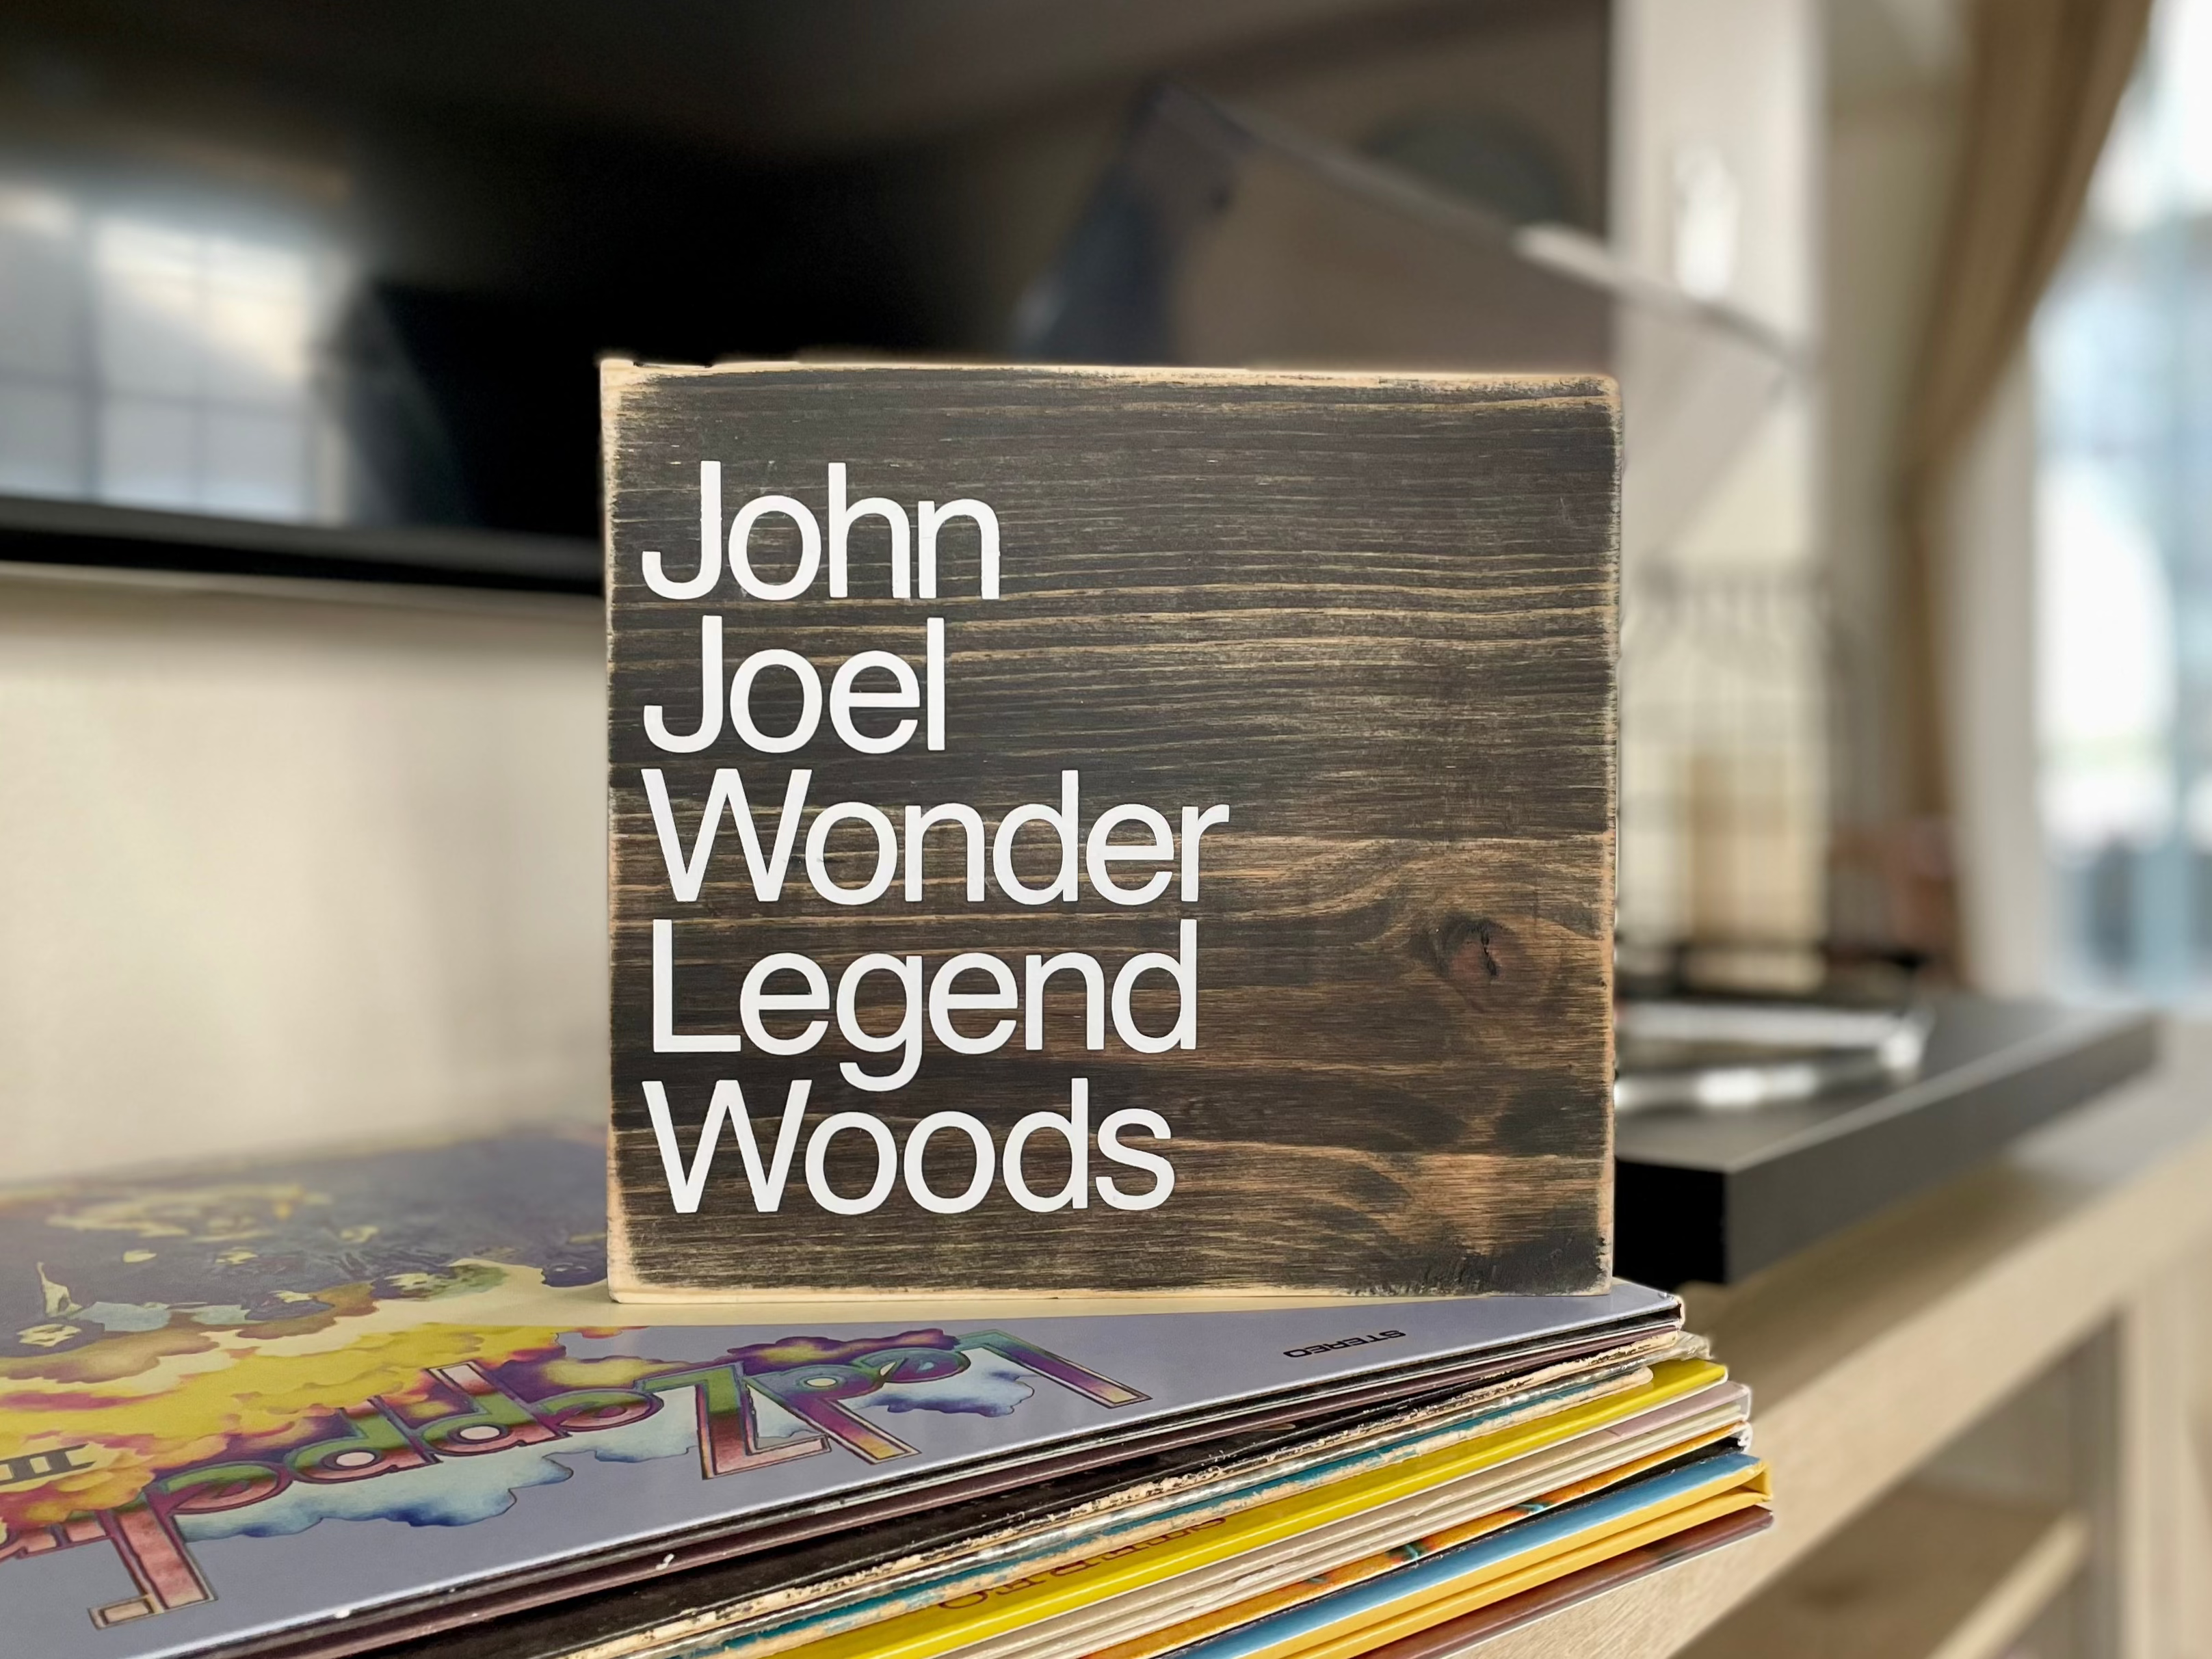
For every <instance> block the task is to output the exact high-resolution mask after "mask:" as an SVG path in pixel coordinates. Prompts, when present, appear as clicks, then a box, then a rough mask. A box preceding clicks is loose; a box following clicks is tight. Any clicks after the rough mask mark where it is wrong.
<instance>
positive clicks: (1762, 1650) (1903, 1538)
mask: <svg viewBox="0 0 2212 1659" xmlns="http://www.w3.org/2000/svg"><path fill="white" fill-rule="evenodd" d="M2087 1547H2088V1528H2087V1525H2086V1524H2085V1523H2084V1522H2082V1520H2081V1516H2078V1515H2075V1514H2073V1513H2072V1512H2070V1511H2069V1510H2050V1509H2042V1508H2037V1507H2033V1506H2030V1505H2027V1504H2010V1503H2001V1502H1996V1501H1993V1500H1991V1499H1988V1498H1972V1497H1966V1496H1964V1495H1962V1494H1960V1493H1956V1492H1942V1491H1939V1490H1936V1489H1935V1488H1932V1487H1928V1486H1904V1487H1901V1488H1900V1489H1899V1490H1898V1491H1897V1492H1893V1493H1891V1494H1890V1496H1888V1497H1887V1498H1884V1499H1882V1500H1881V1503H1879V1504H1875V1506H1874V1508H1872V1509H1871V1510H1868V1511H1867V1512H1866V1513H1865V1514H1863V1515H1862V1516H1860V1517H1859V1518H1858V1519H1857V1520H1856V1521H1854V1522H1851V1523H1850V1525H1849V1526H1847V1527H1845V1528H1844V1529H1843V1530H1842V1531H1841V1532H1839V1533H1838V1534H1836V1535H1835V1537H1833V1538H1832V1539H1831V1540H1830V1541H1828V1542H1827V1543H1826V1544H1824V1545H1823V1546H1821V1547H1820V1549H1819V1550H1818V1551H1816V1552H1815V1553H1814V1554H1813V1555H1812V1556H1810V1557H1809V1558H1808V1559H1805V1560H1803V1561H1801V1562H1799V1563H1798V1564H1797V1565H1796V1566H1795V1567H1793V1568H1791V1569H1790V1571H1788V1572H1786V1573H1784V1575H1783V1576H1782V1577H1781V1578H1780V1579H1779V1580H1778V1582H1777V1583H1774V1584H1773V1585H1772V1586H1771V1587H1770V1588H1769V1589H1766V1590H1765V1592H1763V1593H1762V1594H1761V1595H1759V1596H1758V1597H1757V1598H1755V1599H1754V1600H1753V1601H1750V1602H1747V1604H1746V1605H1745V1606H1743V1607H1739V1608H1738V1609H1737V1610H1736V1611H1735V1613H1731V1614H1729V1617H1728V1618H1726V1619H1725V1620H1722V1622H1721V1623H1720V1624H1719V1625H1718V1626H1716V1627H1715V1628H1714V1629H1713V1630H1712V1631H1711V1632H1708V1633H1707V1634H1706V1635H1705V1636H1704V1637H1702V1638H1699V1640H1698V1641H1696V1642H1694V1643H1692V1644H1691V1646H1690V1647H1689V1648H1688V1649H1687V1650H1686V1656H1687V1659H1772V1656H1774V1655H1777V1654H1788V1655H1790V1656H1792V1659H1999V1656H2001V1655H2002V1654H2003V1653H2004V1652H2005V1650H2007V1648H2008V1646H2009V1645H2010V1644H2011V1643H2012V1642H2013V1641H2015V1639H2016V1638H2018V1637H2019V1636H2020V1635H2021V1632H2024V1631H2026V1630H2027V1627H2028V1626H2030V1625H2031V1624H2033V1622H2034V1620H2035V1617H2036V1615H2037V1614H2038V1613H2040V1612H2042V1610H2043V1609H2044V1607H2045V1606H2047V1605H2048V1604H2049V1603H2050V1601H2051V1598H2052V1597H2054V1596H2055V1595H2057V1593H2058V1592H2059V1591H2060V1590H2061V1589H2064V1588H2065V1586H2066V1583H2067V1581H2068V1580H2069V1579H2070V1578H2071V1577H2073V1576H2074V1574H2075V1572H2076V1571H2078V1570H2079V1569H2080V1567H2081V1562H2082V1559H2083V1557H2084V1555H2085V1554H2086V1553H2087Z"/></svg>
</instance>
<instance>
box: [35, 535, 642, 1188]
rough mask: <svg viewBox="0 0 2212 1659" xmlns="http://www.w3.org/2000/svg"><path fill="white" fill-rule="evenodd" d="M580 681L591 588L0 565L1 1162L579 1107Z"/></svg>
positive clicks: (590, 901)
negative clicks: (230, 588) (456, 586)
mask: <svg viewBox="0 0 2212 1659" xmlns="http://www.w3.org/2000/svg"><path fill="white" fill-rule="evenodd" d="M353 591H354V592H356V594H357V595H358V594H362V593H364V592H368V590H358V589H356V590H353ZM603 697H604V693H603V670H602V635H601V625H600V620H599V608H598V607H597V605H592V604H590V603H586V602H576V603H570V602H557V601H556V602H535V601H496V600H495V601H486V602H483V603H481V604H477V605H471V604H470V603H469V602H467V601H465V600H455V601H452V602H449V603H448V605H447V608H439V609H428V608H422V606H420V605H382V604H374V603H362V602H359V600H358V599H356V600H355V601H352V602H344V603H331V602H328V601H319V600H310V599H297V598H289V597H288V598H278V597H261V596H250V595H241V594H222V593H213V592H178V591H173V590H170V589H165V588H163V587H161V586H148V585H127V584H119V583H96V582H94V583H71V582H58V581H55V580H48V579H44V578H21V577H6V576H0V1135H4V1138H5V1145H6V1147H7V1156H6V1158H5V1165H6V1173H7V1175H8V1176H9V1178H11V1179H15V1180H22V1179H31V1178H36V1177H40V1176H46V1175H50V1174H54V1173H58V1172H62V1171H65V1170H79V1169H85V1168H89V1167H93V1166H96V1165H103V1164H107V1165H112V1164H117V1163H124V1162H130V1163H136V1162H139V1161H143V1160H149V1159H156V1158H174V1157H182V1156H204V1155H208V1154H211V1153H224V1152H232V1151H246V1152H259V1151H263V1150H266V1149H268V1148H270V1147H276V1146H290V1145H298V1144H301V1143H308V1142H324V1141H343V1140H355V1139H368V1138H375V1137H379V1136H386V1135H392V1134H414V1133H432V1132H440V1131H445V1130H449V1129H469V1128H475V1127H485V1126H489V1125H494V1124H497V1123H499V1122H501V1121H512V1120H514V1119H517V1118H524V1117H544V1116H563V1115H565V1116H568V1117H571V1118H580V1117H586V1116H593V1115H597V1114H598V1113H599V1111H600V1110H601V1109H602V1103H603V1101H604V1089H605V1031H606V1005H605V965H604V951H605V945H604V936H605V921H604V917H605V908H604V906H605V900H604V893H605V846H604V808H603V800H604V775H603V771H602V765H603V761H602V755H603V746H602V728H601V721H602V713H601V710H602V704H603Z"/></svg>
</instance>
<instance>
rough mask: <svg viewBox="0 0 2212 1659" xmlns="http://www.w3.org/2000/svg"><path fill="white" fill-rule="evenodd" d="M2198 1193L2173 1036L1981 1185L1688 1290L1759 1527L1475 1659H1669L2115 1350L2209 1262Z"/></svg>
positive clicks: (2178, 1045)
mask: <svg viewBox="0 0 2212 1659" xmlns="http://www.w3.org/2000/svg"><path fill="white" fill-rule="evenodd" d="M2208 1192H2212V1028H2208V1027H2204V1026H2199V1025H2185V1024H2179V1023H2177V1024H2175V1025H2174V1026H2172V1028H2170V1030H2169V1033H2168V1042H2167V1044H2166V1054H2165V1057H2164V1059H2163V1060H2161V1062H2160V1066H2159V1067H2158V1069H2157V1070H2155V1071H2154V1072H2152V1073H2148V1075H2147V1076H2145V1077H2144V1078H2142V1079H2139V1080H2138V1081H2136V1082H2134V1083H2131V1084H2129V1085H2124V1087H2122V1088H2120V1089H2118V1090H2115V1091H2113V1092H2112V1094H2111V1095H2110V1096H2109V1097H2106V1098H2105V1099H2104V1100H2101V1101H2100V1102H2098V1103H2094V1104H2093V1105H2090V1106H2087V1107H2085V1108H2083V1109H2081V1110H2080V1111H2078V1112H2075V1113H2074V1114H2071V1115H2069V1116H2067V1117H2066V1118H2063V1119H2062V1120H2060V1121H2057V1122H2056V1123H2053V1124H2051V1125H2050V1126H2048V1127H2045V1128H2044V1129H2042V1130H2039V1131H2038V1132H2037V1133H2034V1134H2033V1135H2031V1136H2029V1137H2027V1139H2024V1140H2022V1141H2021V1142H2020V1143H2019V1144H2018V1145H2017V1146H2015V1147H2014V1148H2013V1149H2012V1151H2011V1152H2009V1153H2008V1154H2007V1155H2006V1156H2005V1157H2004V1158H2002V1159H2001V1160H2000V1161H1999V1162H1997V1163H1996V1164H1993V1165H1991V1166H1990V1167H1989V1168H1987V1169H1985V1170H1981V1171H1979V1172H1978V1173H1976V1174H1974V1175H1971V1176H1966V1177H1964V1178H1963V1179H1961V1180H1960V1181H1957V1182H1954V1183H1952V1184H1951V1185H1949V1186H1947V1187H1944V1188H1941V1189H1939V1190H1937V1191H1936V1192H1933V1193H1929V1194H1926V1195H1924V1196H1923V1197H1922V1198H1919V1199H1916V1200H1912V1201H1911V1202H1909V1203H1907V1204H1905V1205H1902V1206H1899V1207H1898V1208H1896V1209H1894V1210H1892V1211H1890V1212H1887V1213H1886V1214H1884V1215H1882V1216H1880V1217H1878V1218H1875V1219H1874V1220H1872V1221H1869V1222H1867V1223H1865V1224H1863V1225H1861V1226H1859V1227H1857V1228H1856V1229H1853V1230H1852V1231H1849V1232H1847V1233H1844V1234H1841V1235H1838V1237H1834V1238H1832V1239H1830V1240H1828V1241H1827V1242H1826V1243H1822V1244H1820V1245H1817V1246H1815V1247H1814V1248H1813V1249H1808V1250H1807V1251H1805V1252H1803V1253H1802V1255H1797V1256H1796V1257H1794V1258H1792V1259H1790V1261H1785V1262H1784V1263H1782V1264H1781V1265H1780V1266H1778V1267H1774V1268H1771V1269H1770V1270H1769V1271H1768V1272H1766V1273H1763V1274H1759V1275H1758V1276H1755V1277H1753V1278H1752V1279H1747V1280H1746V1281H1745V1282H1744V1283H1743V1284H1741V1285H1731V1286H1729V1287H1728V1288H1726V1289H1721V1288H1719V1287H1717V1286H1697V1285H1692V1286H1687V1287H1685V1291H1684V1294H1685V1296H1686V1299H1687V1300H1688V1302H1689V1304H1690V1310H1689V1311H1690V1319H1689V1322H1690V1328H1692V1330H1696V1331H1700V1332H1703V1333H1705V1334H1707V1335H1709V1336H1711V1338H1712V1340H1713V1345H1714V1351H1715V1353H1716V1355H1717V1357H1718V1358H1721V1359H1723V1360H1724V1361H1725V1362H1727V1364H1729V1367H1730V1369H1731V1370H1733V1371H1734V1372H1735V1375H1736V1376H1738V1377H1740V1378H1741V1380H1742V1381H1744V1382H1745V1383H1749V1384H1750V1385H1751V1388H1752V1389H1753V1394H1754V1395H1755V1404H1754V1407H1753V1421H1754V1424H1755V1430H1756V1434H1757V1437H1758V1438H1757V1443H1756V1444H1757V1449H1758V1450H1759V1453H1760V1454H1761V1455H1763V1456H1765V1458H1766V1459H1767V1461H1768V1463H1769V1464H1770V1466H1771V1468H1772V1471H1773V1479H1774V1494H1775V1502H1774V1507H1775V1516H1776V1524H1775V1526H1774V1527H1773V1528H1772V1529H1771V1530H1770V1531H1768V1532H1767V1533H1765V1534H1762V1535H1761V1536H1759V1537H1758V1538H1754V1539H1752V1540H1750V1541H1748V1542H1746V1543H1742V1544H1738V1545H1735V1546H1732V1547H1729V1548H1728V1549H1724V1550H1721V1551H1717V1552H1716V1553H1713V1554H1711V1555H1710V1556H1706V1557H1704V1558H1702V1559H1698V1560H1693V1561H1690V1562H1686V1563H1685V1564H1683V1565H1680V1566H1679V1567H1675V1568H1673V1569H1670V1570H1669V1571H1666V1572H1662V1573H1659V1574H1656V1575H1655V1576H1654V1577H1651V1578H1650V1579H1648V1580H1646V1581H1644V1582H1643V1583H1636V1584H1631V1585H1628V1586H1626V1587H1624V1588H1623V1589H1620V1590H1618V1591H1616V1592H1614V1593H1613V1594H1611V1595H1604V1596H1601V1597H1598V1598H1595V1600H1593V1601H1588V1602H1585V1603H1583V1604H1581V1605H1580V1606H1577V1607H1568V1608H1565V1609H1564V1610H1562V1611H1561V1612H1559V1613H1556V1614H1554V1615H1553V1616H1552V1617H1550V1618H1547V1619H1544V1620H1540V1621H1538V1622H1536V1623H1534V1624H1532V1625H1529V1626H1525V1627H1524V1628H1522V1629H1520V1630H1517V1631H1513V1632H1508V1633H1507V1634H1505V1635H1503V1636H1500V1637H1498V1638H1496V1639H1495V1640H1493V1641H1492V1642H1490V1643H1489V1644H1486V1645H1485V1646H1484V1647H1483V1649H1482V1650H1481V1651H1482V1654H1483V1659H1540V1656H1541V1659H1559V1656H1565V1655H1571V1656H1573V1659H1660V1656H1663V1655H1670V1654H1675V1653H1680V1652H1681V1651H1682V1650H1684V1649H1685V1648H1686V1647H1687V1646H1688V1644H1690V1643H1691V1642H1692V1640H1693V1639H1694V1638H1697V1637H1698V1636H1699V1634H1701V1633H1702V1632H1705V1631H1706V1630H1707V1629H1709V1628H1711V1627H1712V1626H1715V1625H1716V1624H1717V1622H1718V1621H1719V1620H1722V1619H1723V1618H1724V1617H1726V1616H1727V1615H1728V1614H1729V1613H1733V1612H1734V1611H1735V1610H1736V1609H1737V1608H1739V1607H1743V1606H1744V1605H1745V1604H1746V1603H1747V1602H1748V1601H1751V1600H1752V1598H1753V1596H1755V1595H1759V1593H1760V1592H1761V1591H1762V1590H1764V1589H1766V1588H1767V1587H1768V1586H1769V1585H1771V1584H1774V1583H1778V1582H1780V1581H1781V1580H1782V1578H1783V1576H1784V1574H1785V1573H1787V1572H1789V1571H1790V1570H1791V1569H1792V1568H1794V1567H1796V1565H1798V1564H1800V1563H1801V1562H1804V1561H1807V1560H1808V1559H1811V1558H1812V1557H1813V1555H1814V1553H1815V1552H1816V1551H1817V1550H1819V1549H1820V1547H1821V1546H1822V1545H1823V1544H1824V1543H1826V1541H1828V1540H1829V1539H1831V1538H1832V1537H1835V1536H1836V1535H1837V1534H1839V1533H1840V1532H1841V1531H1842V1530H1843V1529H1844V1528H1845V1527H1846V1526H1847V1525H1848V1524H1849V1523H1850V1522H1851V1521H1852V1520H1853V1519H1854V1518H1855V1517H1857V1516H1859V1515H1861V1514H1863V1513H1864V1512H1866V1511H1867V1510H1869V1509H1870V1508H1871V1507H1872V1506H1873V1505H1874V1504H1875V1502H1876V1501H1877V1500H1878V1499H1880V1498H1881V1497H1882V1496H1883V1494H1885V1493H1886V1492H1890V1491H1891V1490H1893V1488H1896V1487H1898V1486H1900V1484H1901V1483H1903V1482H1904V1481H1905V1480H1906V1479H1907V1478H1908V1477H1910V1476H1911V1474H1913V1473H1914V1472H1915V1471H1916V1470H1917V1469H1918V1468H1921V1466H1922V1465H1923V1464H1924V1463H1926V1462H1927V1461H1928V1460H1929V1458H1930V1457H1932V1456H1933V1455H1935V1454H1936V1452H1937V1451H1939V1450H1940V1449H1942V1448H1943V1447H1944V1446H1945V1445H1946V1444H1947V1443H1949V1442H1950V1441H1952V1440H1953V1439H1954V1437H1957V1436H1958V1435H1959V1434H1960V1432H1961V1431H1963V1430H1965V1429H1966V1428H1968V1427H1969V1426H1971V1425H1973V1424H1975V1423H1976V1422H1978V1420H1980V1419H1983V1418H1984V1417H1985V1416H1986V1415H1987V1414H1988V1413H1990V1411H1991V1410H1992V1408H1994V1407H1996V1406H1997V1405H1999V1404H2000V1403H2002V1401H2005V1400H2006V1399H2007V1398H2008V1396H2010V1395H2014V1394H2015V1393H2016V1392H2017V1391H2018V1390H2020V1389H2021V1388H2022V1387H2023V1386H2025V1385H2026V1384H2027V1383H2029V1382H2031V1381H2032V1380H2033V1379H2034V1378H2036V1377H2037V1376H2040V1375H2041V1374H2043V1373H2044V1372H2045V1371H2047V1370H2049V1369H2050V1368H2051V1366H2052V1365H2054V1364H2056V1363H2057V1362H2058V1361H2059V1360H2061V1359H2062V1358H2065V1357H2066V1356H2067V1355H2068V1354H2069V1353H2071V1352H2074V1351H2075V1349H2076V1348H2078V1347H2079V1346H2081V1344H2082V1343H2083V1342H2084V1341H2085V1340H2087V1339H2088V1338H2090V1337H2091V1336H2093V1335H2094V1334H2097V1333H2098V1332H2100V1331H2102V1330H2105V1329H2107V1328H2112V1327H2113V1326H2114V1325H2115V1323H2116V1322H2117V1323H2118V1326H2119V1328H2121V1329H2122V1331H2123V1333H2125V1332H2127V1331H2128V1330H2130V1329H2132V1328H2134V1326H2135V1325H2136V1323H2137V1322H2139V1314H2138V1311H2137V1310H2139V1308H2140V1307H2141V1306H2142V1297H2143V1296H2144V1294H2145V1290H2146V1287H2147V1286H2149V1285H2154V1283H2155V1282H2157V1281H2158V1280H2159V1278H2160V1275H2161V1274H2166V1273H2170V1272H2171V1271H2172V1270H2174V1269H2175V1268H2176V1267H2178V1266H2179V1264H2182V1263H2185V1261H2188V1259H2189V1258H2190V1257H2191V1255H2192V1254H2193V1253H2199V1252H2203V1251H2205V1250H2207V1249H2208V1248H2212V1204H2208V1203H2207V1202H2206V1201H2205V1194H2206V1193H2208ZM2136 1438H2141V1437H2136ZM2130 1457H2131V1459H2132V1461H2133V1462H2134V1463H2136V1464H2142V1463H2144V1462H2154V1461H2155V1460H2156V1459H2157V1458H2160V1457H2164V1458H2165V1459H2166V1460H2167V1461H2169V1462H2171V1461H2172V1447H2171V1444H2167V1445H2166V1446H2165V1447H2164V1449H2162V1450H2161V1449H2160V1448H2159V1447H2157V1446H2155V1445H2151V1446H2145V1447H2143V1448H2142V1449H2140V1450H2139V1451H2137V1452H2136V1453H2132V1454H2130ZM2156 1473H2157V1472H2156V1470H2155V1468H2153V1469H2151V1470H2150V1472H2149V1474H2148V1475H2147V1476H2145V1477H2144V1478H2145V1479H2148V1480H2154V1479H2155V1476H2156ZM2124 1479H2126V1480H2134V1479H2136V1475H2135V1474H2134V1473H2133V1472H2132V1470H2131V1471H2130V1472H2128V1473H2127V1474H2125V1475H2124ZM2125 1508H2126V1506H2125V1505H2124V1506H2123V1509H2124V1510H2125ZM2124 1525H2125V1527H2126V1528H2127V1529H2128V1536H2127V1537H2125V1538H2123V1539H2122V1540H2120V1541H2119V1543H2118V1547H2119V1548H2120V1550H2121V1552H2122V1555H2123V1558H2124V1559H2129V1558H2131V1557H2134V1556H2136V1555H2140V1554H2141V1553H2142V1552H2144V1551H2150V1552H2152V1553H2155V1551H2156V1549H2157V1545H2156V1541H2155V1534H2156V1533H2157V1530H2158V1528H2157V1526H2156V1525H2155V1524H2154V1523H2152V1522H2148V1521H2128V1520H2125V1519H2124ZM2144 1559H2148V1557H2146V1558H2144ZM2130 1595H2131V1598H2132V1595H2133V1592H2130ZM2134 1616H2136V1615H2134V1614H2130V1617H2134ZM1777 1651H1784V1652H1786V1651H1790V1650H1789V1649H1787V1648H1782V1649H1778V1650H1777ZM1947 1659H1948V1656H1947Z"/></svg>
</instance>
